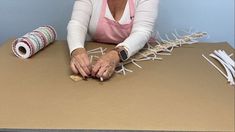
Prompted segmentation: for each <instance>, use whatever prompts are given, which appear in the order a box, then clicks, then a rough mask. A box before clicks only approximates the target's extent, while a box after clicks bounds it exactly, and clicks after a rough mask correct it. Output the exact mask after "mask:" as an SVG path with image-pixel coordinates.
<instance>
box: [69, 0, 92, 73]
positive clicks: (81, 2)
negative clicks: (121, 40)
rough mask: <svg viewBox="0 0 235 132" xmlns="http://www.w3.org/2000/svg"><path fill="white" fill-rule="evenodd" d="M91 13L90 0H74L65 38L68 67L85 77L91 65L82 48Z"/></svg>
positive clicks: (89, 71)
mask: <svg viewBox="0 0 235 132" xmlns="http://www.w3.org/2000/svg"><path fill="white" fill-rule="evenodd" d="M91 13H92V3H91V0H76V1H75V3H74V8H73V13H72V18H71V20H70V22H69V24H68V36H67V40H68V45H69V50H70V53H71V61H70V67H71V69H72V71H73V72H74V73H75V74H78V73H80V74H81V75H82V76H83V78H87V77H89V76H90V74H91V65H90V62H89V58H88V55H87V52H86V50H85V49H84V43H85V38H86V34H87V29H88V25H89V21H90V17H91Z"/></svg>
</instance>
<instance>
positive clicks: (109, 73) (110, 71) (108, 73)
mask: <svg viewBox="0 0 235 132" xmlns="http://www.w3.org/2000/svg"><path fill="white" fill-rule="evenodd" d="M113 72H114V70H113V68H109V69H107V70H106V71H104V73H103V75H102V78H103V79H104V80H107V79H109V78H110V77H111V76H112V74H113Z"/></svg>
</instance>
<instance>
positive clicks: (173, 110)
mask: <svg viewBox="0 0 235 132" xmlns="http://www.w3.org/2000/svg"><path fill="white" fill-rule="evenodd" d="M12 41H13V40H12V39H11V40H9V41H7V42H6V43H4V44H3V45H2V46H1V47H0V82H1V84H0V128H9V129H97V130H178V131H205V130H209V131H214V130H216V131H233V130H234V88H233V87H232V86H229V85H228V83H227V82H226V79H225V78H224V77H223V76H222V75H221V74H220V73H219V72H218V71H217V70H216V69H215V68H213V67H212V66H211V65H210V64H209V63H208V62H207V61H206V60H205V59H204V58H203V57H202V56H201V55H202V53H203V54H205V55H206V56H208V54H209V53H211V52H212V51H213V50H216V49H224V50H226V51H227V52H229V53H231V52H234V49H232V48H231V47H230V46H229V45H228V44H227V43H218V44H208V43H198V44H193V45H185V46H183V47H181V48H176V49H175V50H174V51H173V53H172V55H171V56H163V58H164V59H163V60H162V61H148V62H140V63H139V64H140V65H141V66H142V67H143V69H139V68H137V67H135V66H134V65H132V64H130V65H128V66H127V67H128V68H130V69H132V70H133V71H134V72H133V73H128V74H127V75H126V76H123V75H114V76H113V78H112V79H110V80H109V81H106V82H100V81H98V80H95V79H88V80H87V81H83V80H82V81H79V82H73V81H72V80H71V79H70V78H69V76H70V75H71V71H70V68H69V65H68V64H69V60H70V56H69V52H68V47H67V44H66V41H56V42H55V43H54V44H52V45H50V46H49V47H47V48H46V49H44V50H43V51H41V52H39V53H38V54H36V55H35V56H33V57H32V58H30V59H28V60H21V59H19V58H17V57H15V56H14V54H13V53H12V52H11V42H12ZM86 46H87V48H88V49H92V48H95V47H100V46H101V47H107V48H112V47H113V46H112V45H105V44H98V43H92V42H89V43H87V45H86ZM210 59H211V58H210ZM211 60H213V59H211ZM213 62H215V63H216V64H217V65H218V64H219V63H218V62H216V61H214V60H213Z"/></svg>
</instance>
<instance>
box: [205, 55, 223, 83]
mask: <svg viewBox="0 0 235 132" xmlns="http://www.w3.org/2000/svg"><path fill="white" fill-rule="evenodd" d="M202 57H204V58H205V59H206V60H207V61H208V62H209V63H210V64H211V65H212V66H214V67H215V68H216V69H217V70H218V71H219V72H220V73H221V74H222V75H223V76H224V77H225V78H226V79H228V77H227V75H225V74H224V73H223V71H222V70H220V69H219V68H218V67H217V66H216V65H215V64H214V63H213V62H212V61H210V60H209V59H208V58H207V57H206V56H205V55H204V54H202Z"/></svg>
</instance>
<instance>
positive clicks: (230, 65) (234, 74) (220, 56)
mask: <svg viewBox="0 0 235 132" xmlns="http://www.w3.org/2000/svg"><path fill="white" fill-rule="evenodd" d="M202 56H203V57H204V58H205V59H206V60H207V61H208V62H209V63H210V64H212V65H213V66H214V67H215V68H216V69H217V70H218V71H219V72H220V73H221V74H222V75H223V76H224V77H225V78H226V79H227V80H228V82H229V84H230V85H235V82H234V79H235V62H234V60H233V59H232V58H231V57H232V56H233V54H230V55H228V54H227V53H226V52H225V51H224V50H215V51H214V52H213V53H211V54H210V56H211V57H212V58H214V59H216V60H217V61H219V62H220V64H221V65H223V67H224V68H225V71H226V73H227V75H226V74H225V73H224V72H223V71H222V70H221V69H219V68H218V67H217V66H216V65H215V64H214V63H213V62H212V61H210V60H209V59H208V58H207V57H206V56H205V55H204V54H202Z"/></svg>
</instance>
